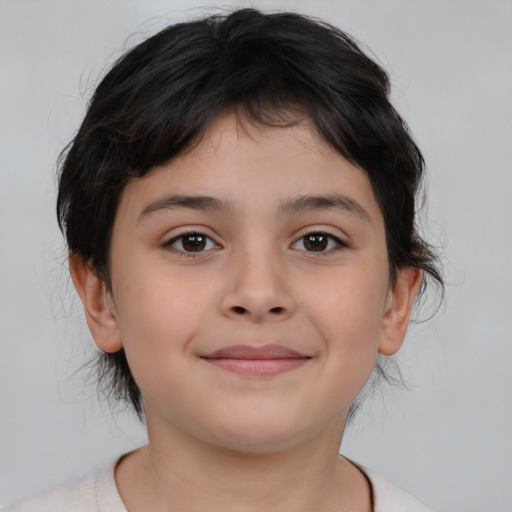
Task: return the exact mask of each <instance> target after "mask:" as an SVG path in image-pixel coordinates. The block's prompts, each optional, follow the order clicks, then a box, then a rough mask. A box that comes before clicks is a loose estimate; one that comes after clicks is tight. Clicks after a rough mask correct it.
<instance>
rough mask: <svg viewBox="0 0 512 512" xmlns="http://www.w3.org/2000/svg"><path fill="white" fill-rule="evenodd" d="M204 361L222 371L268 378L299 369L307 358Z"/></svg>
mask: <svg viewBox="0 0 512 512" xmlns="http://www.w3.org/2000/svg"><path fill="white" fill-rule="evenodd" d="M205 361H208V362H209V363H211V364H213V365H214V366H218V367H219V368H222V369H224V370H228V371H230V372H233V373H239V374H242V375H254V376H270V375H277V374H279V373H284V372H288V371H290V370H295V369H296V368H299V367H300V366H302V365H303V364H304V363H306V362H308V361H309V357H300V358H297V357H294V358H288V359H227V358H226V359H224V358H221V359H207V358H205Z"/></svg>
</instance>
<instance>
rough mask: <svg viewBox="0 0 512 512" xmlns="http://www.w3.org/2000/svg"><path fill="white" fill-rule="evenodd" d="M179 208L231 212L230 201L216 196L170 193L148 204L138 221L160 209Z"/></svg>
mask: <svg viewBox="0 0 512 512" xmlns="http://www.w3.org/2000/svg"><path fill="white" fill-rule="evenodd" d="M181 208H188V209H191V210H199V211H206V212H207V211H225V212H227V213H232V211H233V207H232V205H231V203H229V202H227V201H222V200H221V199H217V198H216V197H211V196H202V195H201V196H199V195H197V196H189V195H183V194H171V195H167V196H165V197H161V198H160V199H157V200H156V201H153V202H152V203H150V204H148V205H147V206H146V207H145V208H144V210H142V212H141V213H140V215H139V222H140V221H141V220H143V219H144V218H145V217H147V216H148V215H149V214H151V213H154V212H158V211H161V210H176V209H181Z"/></svg>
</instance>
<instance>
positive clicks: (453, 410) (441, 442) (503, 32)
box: [0, 0, 512, 512]
mask: <svg viewBox="0 0 512 512" xmlns="http://www.w3.org/2000/svg"><path fill="white" fill-rule="evenodd" d="M213 5H218V4H217V3H213V2H209V1H207V0H202V1H196V0H187V1H183V0H182V1H179V0H175V1H171V0H169V1H164V0H161V1H157V0H123V1H113V0H110V1H106V0H102V1H101V2H100V1H98V2H96V1H92V0H86V1H85V0H73V1H57V0H36V1H27V0H12V1H9V0H0V113H1V115H0V248H1V252H0V258H1V259H0V261H1V265H0V284H1V288H0V317H1V320H0V329H1V330H0V335H1V338H0V340H1V352H0V414H1V419H0V505H2V504H4V505H5V504H7V503H10V502H12V501H14V500H16V499H19V498H21V497H23V496H25V495H28V494H31V493H33V492H36V491H39V490H41V489H43V488H46V487H49V486H52V485H55V484H57V483H59V482H62V481H65V480H68V479H70V478H71V477H75V476H78V475H80V474H82V473H84V472H86V471H88V470H90V469H92V468H97V467H99V466H101V465H103V464H105V463H107V462H109V461H110V460H111V459H112V458H114V457H115V456H116V455H118V454H120V453H122V452H123V451H126V450H128V449H131V448H133V447H135V446H138V445H140V444H142V443H143V442H144V439H145V438H144V428H143V427H142V426H141V425H139V424H138V423H137V421H136V420H135V419H134V418H133V417H132V416H131V415H130V414H128V413H120V414H113V413H111V412H110V409H109V407H108V405H107V404H106V403H105V402H104V401H103V402H102V403H101V402H98V400H97V397H96V394H95V389H94V385H93V384H91V383H90V382H89V383H88V380H87V374H86V372H84V371H79V368H80V367H81V366H83V364H84V362H85V361H87V358H88V357H89V356H90V354H91V353H92V349H91V340H90V337H89V335H88V332H87V329H86V328H85V326H84V322H83V320H82V319H81V312H80V308H79V307H78V304H77V300H76V299H75V298H74V294H73V290H72V287H71V284H70V282H69V279H68V277H67V270H66V266H65V259H66V258H65V248H64V245H63V242H62V239H61V237H60V234H59V231H58V229H57V224H56V220H55V215H54V204H55V189H56V186H55V182H54V171H55V161H56V158H57V156H58V153H59V152H60V151H61V150H62V148H63V147H64V145H65V144H66V143H67V142H68V141H69V140H70V139H71V138H72V136H73V133H74V131H75V130H76V129H77V127H78V125H79V123H80V121H81V118H82V117H83V115H84V112H85V108H86V102H87V98H88V97H89V95H90V93H91V90H92V85H91V84H94V83H95V82H96V81H97V80H98V78H99V77H101V76H102V74H103V73H104V72H105V71H106V70H107V69H108V66H109V64H110V63H112V62H113V60H114V59H115V58H116V57H118V56H119V55H120V53H121V52H122V50H123V48H127V47H130V46H132V45H133V44H135V43H137V42H139V41H141V40H142V39H144V38H145V37H148V36H150V35H152V34H153V33H155V32H156V31H157V30H158V29H160V28H162V27H163V26H165V25H166V24H168V23H172V22H175V21H178V20H183V19H188V18H190V17H193V16H198V15H199V14H201V13H204V12H212V10H211V6H213ZM249 5H252V6H256V7H259V8H262V9H280V10H281V9H286V10H296V11H299V12H302V13H306V14H313V15H316V16H318V17H321V18H323V19H325V20H327V21H329V22H331V23H333V24H336V25H338V26H340V27H341V28H343V29H345V30H346V31H348V32H349V33H350V34H352V35H353V36H355V37H356V38H357V39H358V40H360V41H363V42H364V43H365V45H367V47H368V48H369V49H368V51H369V52H370V53H371V54H372V55H373V56H374V57H375V58H377V59H378V60H379V61H380V62H381V63H382V64H383V65H384V67H385V68H387V69H388V71H389V72H390V75H391V79H392V83H393V95H392V98H393V101H394V103H395V105H396V106H397V108H398V110H399V111H400V112H401V113H402V115H403V116H404V117H405V119H406V120H407V122H408V123H409V125H410V127H411V129H412V132H413V134H414V136H415V138H416V140H417V141H418V143H419V145H420V147H421V148H422V150H423V152H424V155H425V157H426V161H427V165H428V172H429V178H428V182H427V185H428V190H429V194H430V200H429V203H428V207H427V214H428V219H427V221H426V223H425V229H426V231H427V233H428V236H429V237H430V239H431V240H432V241H433V242H434V243H435V244H437V245H439V246H441V247H443V255H444V256H443V257H444V265H445V272H446V279H447V283H448V286H447V296H446V302H445V304H444V305H443V306H442V308H441V310H440V312H439V313H438V315H437V316H436V317H435V318H434V319H433V320H431V321H428V322H424V323H422V324H419V325H413V326H412V328H411V330H410V333H409V335H408V338H407V340H406V344H405V346H404V348H403V350H402V351H401V354H400V357H399V358H398V360H399V363H400V365H401V368H402V371H403V374H404V376H405V378H406V380H407V382H408V383H409V389H408V390H390V389H388V388H385V387H384V388H383V389H382V392H379V393H377V394H376V396H375V397H374V399H373V400H371V401H369V402H367V404H366V407H365V408H364V409H363V411H362V412H361V413H360V415H359V416H358V417H357V418H356V420H355V421H354V424H353V425H352V427H351V428H350V430H349V431H348V432H347V434H346V436H345V439H344V441H343V444H342V453H344V454H346V455H348V456H350V457H352V458H353V459H355V460H357V461H359V462H361V463H362V464H364V465H366V466H369V467H371V468H374V469H375V470H377V471H379V472H381V473H382V474H384V475H385V476H386V477H387V478H389V479H390V480H392V481H393V482H395V483H396V484H398V485H400V486H402V487H404V488H406V489H407V490H409V491H410V492H412V493H413V494H415V495H416V496H418V497H419V498H420V499H421V500H422V501H424V502H425V503H426V504H428V505H429V506H430V507H431V508H432V509H434V510H436V511H438V512H449V511H450V512H477V511H478V512H480V511H482V510H492V511H493V512H511V510H512V508H511V507H512V505H511V503H512V486H511V485H510V479H511V478H512V464H511V462H510V461H511V460H512V400H511V391H512V372H511V370H510V368H511V360H512V336H511V331H510V318H511V316H512V303H511V292H510V290H511V287H512V278H511V265H512V259H511V256H510V255H511V254H512V236H511V231H512V230H511V226H512V207H511V200H510V198H511V194H512V186H511V185H512V180H511V174H512V172H511V162H512V129H511V119H512V102H511V96H512V64H511V57H512V2H511V1H509V0H501V1H500V0H489V1H485V2H484V1H482V0H464V1H463V0H460V1H455V0H454V1H449V0H444V1H441V0H429V1H426V0H425V1H412V0H389V1H377V0H365V1H360V0H331V1H329V0H315V1H314V2H312V1H311V0H308V1H300V0H289V1H286V0H281V1H279V0H275V1H270V0H269V1H255V2H243V1H241V2H240V1H239V2H235V3H231V2H224V3H223V4H222V6H223V7H233V6H249ZM208 6H209V7H208ZM129 36H130V37H129ZM370 49H371V50H370Z"/></svg>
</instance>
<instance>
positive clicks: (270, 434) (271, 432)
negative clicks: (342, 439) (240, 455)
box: [216, 417, 307, 453]
mask: <svg viewBox="0 0 512 512" xmlns="http://www.w3.org/2000/svg"><path fill="white" fill-rule="evenodd" d="M252 419H254V418H252ZM281 419H282V418H281ZM250 420H251V418H245V420H244V421H238V422H229V424H223V425H221V426H220V428H219V429H218V430H217V433H216V434H217V435H216V438H217V440H216V442H217V444H220V445H222V446H223V447H224V448H226V449H229V450H233V451H237V452H245V453H268V452H278V451H282V450H286V449H288V448H290V447H292V446H294V445H296V444H297V443H299V442H300V441H301V440H302V439H304V438H307V433H306V432H305V431H302V430H301V429H300V428H298V423H297V422H296V421H295V422H290V421H276V418H268V417H267V418H265V417H260V418H258V420H257V421H250ZM306 430H307V429H306Z"/></svg>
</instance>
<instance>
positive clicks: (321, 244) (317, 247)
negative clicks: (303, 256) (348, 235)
mask: <svg viewBox="0 0 512 512" xmlns="http://www.w3.org/2000/svg"><path fill="white" fill-rule="evenodd" d="M328 242H329V240H328V237H327V235H324V234H323V233H314V234H312V235H307V236H305V237H304V247H305V248H306V249H307V250H308V251H325V249H326V248H327V243H328Z"/></svg>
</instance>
